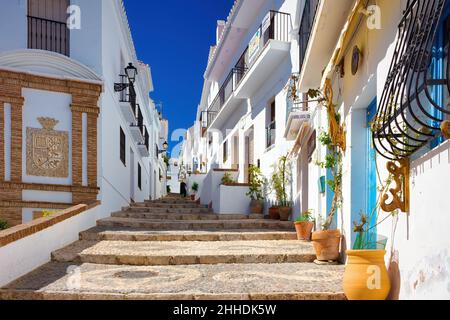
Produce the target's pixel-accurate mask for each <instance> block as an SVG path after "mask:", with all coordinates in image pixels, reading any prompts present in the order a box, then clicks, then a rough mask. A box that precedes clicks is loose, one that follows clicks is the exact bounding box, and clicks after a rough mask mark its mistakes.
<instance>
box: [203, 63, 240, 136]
mask: <svg viewBox="0 0 450 320" xmlns="http://www.w3.org/2000/svg"><path fill="white" fill-rule="evenodd" d="M243 74H244V69H242V68H233V70H231V72H230V73H229V75H228V76H227V78H226V79H225V81H224V83H223V85H222V87H221V88H220V90H219V92H218V93H217V96H216V97H215V98H214V100H213V102H212V103H211V105H210V106H209V108H208V112H207V117H206V119H205V120H207V125H208V127H210V128H216V129H217V128H220V126H221V125H222V123H223V121H224V120H226V119H228V117H229V116H230V115H231V113H232V112H233V111H234V109H235V108H236V107H237V106H238V105H239V103H240V102H241V101H240V100H239V99H235V95H234V92H235V90H236V87H237V84H238V83H239V81H240V80H241V79H242V76H243Z"/></svg>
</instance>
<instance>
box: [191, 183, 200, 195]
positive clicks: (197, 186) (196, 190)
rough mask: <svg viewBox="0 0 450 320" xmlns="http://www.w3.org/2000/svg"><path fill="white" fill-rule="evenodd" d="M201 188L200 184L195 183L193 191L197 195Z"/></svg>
mask: <svg viewBox="0 0 450 320" xmlns="http://www.w3.org/2000/svg"><path fill="white" fill-rule="evenodd" d="M199 188H200V186H199V184H198V183H197V182H194V184H193V185H192V191H194V192H195V193H197V192H198V189H199Z"/></svg>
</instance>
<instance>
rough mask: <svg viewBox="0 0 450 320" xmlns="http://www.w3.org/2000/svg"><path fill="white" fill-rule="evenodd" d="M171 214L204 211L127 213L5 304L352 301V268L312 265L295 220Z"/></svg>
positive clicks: (61, 256)
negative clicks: (348, 294)
mask: <svg viewBox="0 0 450 320" xmlns="http://www.w3.org/2000/svg"><path fill="white" fill-rule="evenodd" d="M134 208H143V209H145V210H146V211H145V213H144V214H143V215H140V214H139V215H138V216H139V217H140V219H136V218H133V215H131V216H128V213H130V212H134V211H131V210H135V209H134ZM161 208H162V209H161ZM165 208H170V211H172V210H175V211H176V210H178V209H183V208H189V210H187V211H188V212H191V210H194V211H195V210H197V209H202V208H203V207H201V206H198V205H196V204H195V203H193V202H190V201H186V200H182V199H179V198H173V197H172V198H167V199H164V200H162V201H155V202H146V203H142V204H135V205H133V208H124V210H123V211H122V213H116V214H115V216H118V217H121V218H118V217H116V218H109V219H104V220H101V221H99V222H98V226H97V227H95V228H93V229H91V230H87V231H85V232H82V233H81V234H80V241H77V242H75V243H73V244H72V245H70V246H68V247H66V248H62V249H60V250H57V251H55V252H53V253H52V262H50V263H48V264H46V265H44V266H42V267H41V268H39V269H37V270H35V271H34V272H32V273H30V274H29V275H26V276H25V277H23V278H21V279H19V280H17V281H15V282H14V283H12V284H10V285H8V286H7V287H6V288H3V289H2V290H0V299H186V300H193V299H194V300H197V299H230V300H234V299H258V300H262V299H292V300H301V299H321V300H326V299H345V296H344V295H343V289H342V276H343V272H344V267H343V266H318V265H315V264H314V263H312V261H314V259H315V254H314V250H313V247H312V245H311V243H309V242H302V241H298V240H296V235H295V232H293V224H292V223H291V222H276V221H270V220H264V219H261V218H257V219H249V218H248V217H245V216H242V215H235V216H233V217H232V219H231V220H228V219H226V218H224V217H216V216H213V215H212V213H211V212H209V210H206V211H205V213H203V214H204V215H205V216H209V217H211V220H210V219H209V217H203V216H202V217H198V218H199V219H198V220H190V219H192V218H193V216H192V213H182V212H183V210H180V212H175V213H164V214H161V210H165ZM153 209H156V212H157V213H156V215H155V213H154V212H153V211H152V210H153ZM187 211H186V212H187ZM194 211H192V212H194ZM203 211H204V210H203ZM195 212H200V213H196V215H202V213H201V212H202V210H200V211H195ZM173 215H175V216H173ZM183 215H188V217H183ZM146 216H147V218H145V217H146ZM171 217H173V218H174V220H171ZM156 218H158V219H156ZM186 218H187V219H186Z"/></svg>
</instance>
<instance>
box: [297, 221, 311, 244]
mask: <svg viewBox="0 0 450 320" xmlns="http://www.w3.org/2000/svg"><path fill="white" fill-rule="evenodd" d="M313 229H314V222H310V221H301V222H295V230H296V231H297V239H298V240H306V241H310V240H311V234H312V231H313Z"/></svg>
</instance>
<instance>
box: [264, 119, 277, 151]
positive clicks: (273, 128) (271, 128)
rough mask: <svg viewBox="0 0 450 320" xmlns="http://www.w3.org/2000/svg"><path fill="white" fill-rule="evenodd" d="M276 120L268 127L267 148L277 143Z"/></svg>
mask: <svg viewBox="0 0 450 320" xmlns="http://www.w3.org/2000/svg"><path fill="white" fill-rule="evenodd" d="M275 132H276V122H275V121H274V122H272V123H271V124H269V125H268V126H267V128H266V148H270V147H271V146H273V145H274V144H275Z"/></svg>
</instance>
